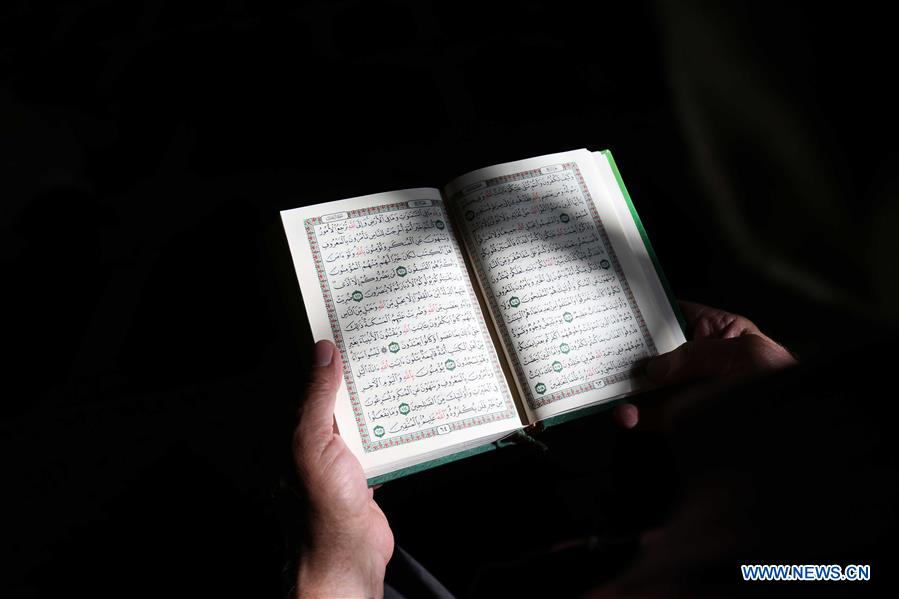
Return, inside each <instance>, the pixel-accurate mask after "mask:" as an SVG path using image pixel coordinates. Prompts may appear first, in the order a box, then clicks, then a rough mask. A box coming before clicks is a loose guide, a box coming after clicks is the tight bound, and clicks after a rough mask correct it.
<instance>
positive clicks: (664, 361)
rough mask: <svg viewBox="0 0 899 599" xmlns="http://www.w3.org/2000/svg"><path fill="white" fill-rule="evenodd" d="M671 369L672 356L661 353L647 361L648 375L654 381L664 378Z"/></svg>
mask: <svg viewBox="0 0 899 599" xmlns="http://www.w3.org/2000/svg"><path fill="white" fill-rule="evenodd" d="M670 369H671V356H670V355H668V354H661V355H659V356H656V357H654V358H650V359H649V361H648V362H646V376H648V377H649V378H650V379H652V380H654V381H661V380H664V379H665V377H666V376H667V375H668V371H669V370H670Z"/></svg>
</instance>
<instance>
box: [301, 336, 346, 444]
mask: <svg viewBox="0 0 899 599" xmlns="http://www.w3.org/2000/svg"><path fill="white" fill-rule="evenodd" d="M312 361H313V364H312V372H311V374H310V380H309V387H308V388H307V390H306V399H305V400H304V401H303V405H302V407H301V408H300V422H299V424H298V425H297V431H296V435H297V441H298V442H299V446H300V448H301V450H302V451H311V450H316V449H317V450H319V451H320V450H321V449H322V448H323V447H324V445H325V444H326V443H327V442H328V441H329V440H330V439H331V436H332V435H333V433H334V402H335V401H336V400H337V389H338V388H339V387H340V380H341V370H342V363H341V360H340V353H339V352H337V351H335V347H334V344H333V343H331V342H330V341H328V340H321V341H319V342H318V343H316V344H315V350H314V352H313V358H312Z"/></svg>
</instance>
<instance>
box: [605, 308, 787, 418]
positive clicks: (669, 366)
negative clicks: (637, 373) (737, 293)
mask: <svg viewBox="0 0 899 599" xmlns="http://www.w3.org/2000/svg"><path fill="white" fill-rule="evenodd" d="M680 307H681V310H682V312H683V314H684V317H685V318H686V320H687V328H688V331H689V334H690V340H689V341H687V342H686V343H684V344H683V345H681V346H680V347H678V348H677V349H674V350H673V351H670V352H668V353H665V354H661V355H659V356H655V357H653V358H651V359H650V360H649V361H648V362H647V364H646V376H647V377H648V378H649V380H651V381H652V382H654V383H656V384H660V385H668V384H675V383H688V382H696V381H702V380H706V381H710V380H715V379H719V380H720V379H727V378H739V377H750V376H756V375H760V374H764V373H766V372H773V371H775V370H779V369H781V368H787V367H789V366H793V365H794V364H796V358H795V357H794V356H793V354H791V353H790V352H789V351H787V349H786V348H784V347H783V346H782V345H780V344H779V343H777V342H776V341H774V340H773V339H771V338H770V337H768V336H767V335H765V334H764V333H762V332H761V331H760V330H759V328H758V327H757V326H756V325H755V323H753V322H752V321H751V320H749V319H748V318H745V317H743V316H739V315H737V314H731V313H730V312H726V311H724V310H720V309H718V308H710V307H708V306H703V305H702V304H695V303H693V302H685V301H681V302H680ZM612 417H613V419H614V420H615V422H617V423H618V425H619V426H621V427H622V428H633V427H635V426H637V423H638V422H639V420H640V412H639V410H638V409H637V406H635V405H633V404H630V403H625V404H622V405H619V406H616V407H615V409H614V410H613V412H612Z"/></svg>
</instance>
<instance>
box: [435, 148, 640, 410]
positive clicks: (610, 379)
mask: <svg viewBox="0 0 899 599" xmlns="http://www.w3.org/2000/svg"><path fill="white" fill-rule="evenodd" d="M548 166H550V167H552V166H559V165H548ZM561 167H562V168H561V171H567V170H571V171H574V175H575V179H576V180H577V182H578V185H579V186H580V188H581V193H582V194H583V199H582V201H585V202H586V203H587V207H588V209H589V211H590V215H591V217H592V218H593V225H594V227H596V231H597V232H598V233H599V237H600V240H601V241H602V244H603V247H604V249H605V250H606V253H607V254H608V255H609V258H610V259H611V262H612V265H613V267H614V268H615V273H616V274H617V275H618V280H619V282H620V283H621V288H622V291H623V292H624V295H625V297H626V298H627V302H628V305H629V307H630V309H631V311H632V312H633V314H634V317H635V319H636V320H637V324H638V325H639V327H640V332H641V333H642V334H643V342H644V343H645V344H646V347H647V349H649V351H650V354H658V350H657V349H656V345H655V342H654V341H653V339H652V335H650V333H649V328H648V327H647V326H646V320H645V319H644V318H643V313H642V312H641V311H640V307H639V306H638V305H637V301H636V299H635V298H634V294H633V292H632V291H631V287H630V284H629V283H628V281H627V278H626V277H625V276H624V270H623V269H622V268H621V263H620V262H619V261H618V256H617V255H616V254H615V249H614V247H612V243H611V241H610V239H609V235H608V233H607V232H606V228H605V226H604V225H603V224H602V220H600V218H599V213H598V212H597V210H596V204H595V202H594V201H593V197H592V196H591V195H590V192H589V191H587V184H586V182H585V181H584V177H583V175H581V171H580V169H579V168H578V166H577V164H576V163H574V162H566V163H564V164H562V165H561ZM545 168H547V167H546V166H544V167H542V168H536V169H532V170H529V171H521V172H518V173H513V174H511V175H504V176H502V177H494V178H492V179H487V180H484V181H479V182H476V183H472V184H470V185H467V186H465V188H464V189H461V190H459V191H457V192H456V193H455V194H454V195H453V198H452V200H453V205H454V206H455V207H456V208H457V210H456V212H457V214H458V215H460V218H461V214H462V213H463V212H464V209H463V207H462V206H461V205H460V204H458V203H457V201H458V199H459V198H461V197H463V196H465V195H467V193H466V191H468V192H469V193H471V192H473V191H483V190H485V189H487V188H490V187H493V186H495V185H501V184H503V183H511V182H513V181H521V180H523V179H531V178H533V177H536V176H538V175H545V174H547V173H545V172H541V170H542V169H545ZM561 171H554V172H561ZM460 222H464V221H460ZM462 229H463V231H462V234H463V235H464V236H465V239H466V241H467V243H468V246H469V247H470V248H472V251H471V252H470V254H471V257H472V263H473V264H474V267H475V271H476V272H477V276H478V278H479V279H480V280H481V281H487V280H488V278H487V276H486V272H485V270H484V268H483V262H482V259H481V256H480V254H479V253H478V252H477V251H476V249H475V245H474V240H473V239H472V237H471V235H470V234H469V232H468V230H467V228H466V227H465V226H464V225H463V226H462ZM488 290H489V287H488ZM484 295H486V296H487V301H488V302H489V304H490V310H491V311H492V312H493V314H495V315H497V316H499V319H498V320H499V326H498V328H499V329H500V332H501V334H502V336H503V342H504V343H505V344H506V348H508V349H509V350H510V351H509V352H508V355H509V356H510V361H511V362H512V366H513V368H514V369H515V374H516V376H518V380H519V382H520V383H522V384H520V385H519V388H520V389H523V391H524V394H525V398H526V399H527V401H528V405H529V406H530V407H531V409H532V410H536V409H537V408H540V407H542V406H545V405H548V404H551V403H553V402H556V401H559V400H560V399H567V398H569V397H574V396H576V395H580V394H582V393H586V392H588V391H593V390H596V389H602V388H603V387H605V386H606V385H611V384H613V383H619V382H621V381H626V380H629V379H632V378H634V373H633V370H630V369H629V370H623V371H621V372H617V373H615V374H610V375H608V376H606V377H604V378H600V379H596V380H593V381H589V382H585V383H580V384H577V385H573V386H571V387H566V388H565V389H561V390H559V391H556V392H555V393H552V394H551V395H541V396H539V397H535V396H534V391H533V390H532V389H531V387H530V385H527V384H523V383H524V381H526V380H527V378H526V376H525V374H524V369H523V368H522V367H521V364H520V363H519V361H518V354H517V352H515V351H514V350H513V349H512V348H514V347H515V346H514V344H513V342H512V338H511V337H510V336H509V331H508V327H507V325H506V320H505V317H504V316H503V312H501V311H500V309H499V304H498V303H497V301H496V297H495V296H494V294H493V293H491V292H489V291H488V292H487V293H485V294H484Z"/></svg>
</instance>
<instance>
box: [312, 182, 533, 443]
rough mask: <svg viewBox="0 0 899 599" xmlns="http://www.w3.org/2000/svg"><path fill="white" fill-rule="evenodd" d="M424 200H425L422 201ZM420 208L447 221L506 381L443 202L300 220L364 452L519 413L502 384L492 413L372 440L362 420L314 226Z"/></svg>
mask: <svg viewBox="0 0 899 599" xmlns="http://www.w3.org/2000/svg"><path fill="white" fill-rule="evenodd" d="M425 202H427V203H426V204H425ZM421 208H436V209H437V210H439V211H440V213H441V214H442V215H443V219H444V223H445V224H446V230H447V233H448V234H449V237H450V242H451V243H452V246H453V250H454V255H455V258H456V264H457V265H458V267H459V268H460V269H461V270H462V273H463V275H464V276H463V278H464V279H465V286H466V288H467V290H468V299H469V302H470V305H471V306H472V308H473V309H474V310H475V312H476V314H475V317H476V321H477V324H478V327H479V329H480V332H481V335H482V336H483V339H484V342H485V343H484V345H485V347H486V348H489V349H492V350H493V351H492V352H491V355H490V361H491V365H492V366H493V373H494V376H496V377H497V379H498V381H499V382H501V383H502V385H505V384H506V378H505V376H504V375H503V374H502V368H501V367H500V364H499V360H498V359H497V356H496V348H495V347H494V346H493V342H492V340H491V338H490V333H489V331H488V330H487V324H486V323H485V322H484V316H483V314H481V310H480V307H479V306H480V304H479V303H478V300H477V297H476V296H475V293H474V289H473V288H472V286H471V280H470V279H469V277H468V271H467V270H466V268H465V262H464V260H463V258H462V252H461V250H460V249H459V243H458V241H457V239H456V235H455V232H454V231H453V225H452V219H450V218H449V217H448V216H447V214H446V210H445V208H444V207H443V205H442V202H438V201H437V200H432V199H426V200H411V201H407V202H400V203H396V204H382V205H380V206H374V207H372V208H362V209H358V210H350V211H349V212H346V213H341V218H340V219H328V218H327V217H328V216H331V215H323V216H316V217H313V218H307V219H305V220H304V221H303V222H304V224H305V227H306V236H307V238H308V239H309V247H310V250H311V252H312V260H313V262H314V263H315V271H316V274H317V275H318V283H319V287H320V288H321V292H322V297H323V298H324V300H325V308H326V309H327V312H328V320H329V322H330V323H331V332H332V333H333V334H334V341H335V344H336V345H337V349H338V350H339V351H340V357H341V358H342V359H343V378H344V380H345V381H346V386H347V391H348V393H349V396H350V402H351V403H352V406H353V416H354V417H355V419H356V426H357V428H358V430H359V437H360V439H361V440H362V448H363V449H364V450H365V452H366V453H370V452H373V451H378V450H379V449H386V448H388V447H396V446H398V445H404V444H406V443H412V442H414V441H421V440H422V439H427V438H430V437H436V436H438V435H445V434H448V433H450V432H452V431H457V430H462V429H466V428H471V427H474V426H479V425H481V424H488V423H490V422H496V421H498V420H505V419H507V418H511V417H512V416H513V415H514V416H517V415H518V410H517V409H516V408H515V403H514V402H513V401H512V397H511V395H510V394H509V389H508V386H505V387H503V386H502V385H501V387H500V394H501V395H505V398H504V399H505V401H506V409H505V411H502V412H493V413H491V414H484V415H482V416H476V417H472V418H466V419H464V420H459V421H456V422H453V423H449V424H442V425H438V426H434V427H431V428H429V429H425V430H421V431H416V432H414V433H407V434H405V435H401V436H397V437H392V438H390V439H383V440H374V441H373V440H372V439H371V437H369V434H368V426H367V425H366V423H365V414H364V413H363V411H362V406H361V405H360V402H359V392H358V391H357V390H356V381H355V379H354V378H353V371H352V369H351V368H350V360H349V357H348V355H347V349H346V345H345V343H344V341H343V332H342V331H341V329H340V323H339V321H338V319H337V309H336V307H335V306H334V300H333V298H332V296H331V287H330V285H329V284H328V275H327V273H326V272H325V267H324V265H323V264H322V260H321V251H320V250H319V245H318V237H317V234H316V232H315V227H316V225H320V224H323V223H327V222H334V221H336V220H350V219H353V218H359V217H363V216H371V215H374V214H383V213H385V212H395V211H398V210H416V209H421ZM344 214H345V215H346V216H345V217H344V216H343V215H344ZM323 219H325V220H323Z"/></svg>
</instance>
